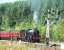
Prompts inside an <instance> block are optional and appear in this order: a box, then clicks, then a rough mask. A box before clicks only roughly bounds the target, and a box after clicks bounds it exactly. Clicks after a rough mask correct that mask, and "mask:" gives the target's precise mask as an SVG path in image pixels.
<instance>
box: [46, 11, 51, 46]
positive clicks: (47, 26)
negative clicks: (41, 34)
mask: <svg viewBox="0 0 64 50" xmlns="http://www.w3.org/2000/svg"><path fill="white" fill-rule="evenodd" d="M49 17H50V11H49V10H48V17H47V18H46V19H45V20H46V45H47V46H49V39H50V32H49V30H50V20H49Z"/></svg>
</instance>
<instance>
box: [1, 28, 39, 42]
mask: <svg viewBox="0 0 64 50" xmlns="http://www.w3.org/2000/svg"><path fill="white" fill-rule="evenodd" d="M10 39H12V40H14V39H15V40H21V41H25V42H40V35H39V30H37V29H27V30H21V31H20V32H0V40H10Z"/></svg>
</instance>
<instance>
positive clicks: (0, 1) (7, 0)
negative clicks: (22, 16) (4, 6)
mask: <svg viewBox="0 0 64 50" xmlns="http://www.w3.org/2000/svg"><path fill="white" fill-rule="evenodd" d="M15 1H16V0H0V4H1V3H9V2H15Z"/></svg>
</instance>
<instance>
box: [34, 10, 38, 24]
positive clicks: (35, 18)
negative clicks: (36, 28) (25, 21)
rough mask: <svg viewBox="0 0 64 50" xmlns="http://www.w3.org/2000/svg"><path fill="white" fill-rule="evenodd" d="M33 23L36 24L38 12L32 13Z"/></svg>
mask: <svg viewBox="0 0 64 50" xmlns="http://www.w3.org/2000/svg"><path fill="white" fill-rule="evenodd" d="M33 22H34V23H36V24H37V23H38V12H37V11H34V13H33Z"/></svg>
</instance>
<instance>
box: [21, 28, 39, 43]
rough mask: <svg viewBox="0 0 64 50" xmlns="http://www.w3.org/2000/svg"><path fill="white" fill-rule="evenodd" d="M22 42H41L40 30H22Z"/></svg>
mask: <svg viewBox="0 0 64 50" xmlns="http://www.w3.org/2000/svg"><path fill="white" fill-rule="evenodd" d="M20 32H21V33H22V34H21V40H22V41H25V42H40V35H39V30H37V29H36V28H35V29H27V30H21V31H20Z"/></svg>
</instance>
